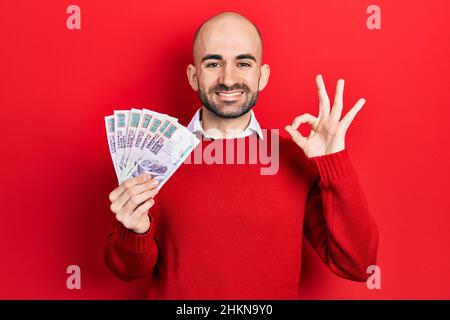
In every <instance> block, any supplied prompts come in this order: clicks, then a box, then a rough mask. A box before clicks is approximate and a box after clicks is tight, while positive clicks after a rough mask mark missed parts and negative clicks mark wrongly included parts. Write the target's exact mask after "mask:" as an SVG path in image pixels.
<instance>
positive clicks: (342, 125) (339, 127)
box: [285, 74, 366, 158]
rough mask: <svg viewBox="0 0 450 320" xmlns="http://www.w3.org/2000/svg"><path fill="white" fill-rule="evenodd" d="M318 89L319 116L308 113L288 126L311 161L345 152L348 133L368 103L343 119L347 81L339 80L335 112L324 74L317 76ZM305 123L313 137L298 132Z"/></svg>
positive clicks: (348, 113)
mask: <svg viewBox="0 0 450 320" xmlns="http://www.w3.org/2000/svg"><path fill="white" fill-rule="evenodd" d="M316 84H317V90H318V93H319V116H318V117H314V116H313V115H311V114H309V113H304V114H302V115H300V116H298V117H296V118H295V119H294V121H293V122H292V125H287V126H286V127H285V129H286V131H287V132H288V133H289V135H290V136H291V138H292V140H293V141H294V142H295V143H296V144H297V145H298V146H299V147H300V148H301V149H302V150H303V151H304V152H305V154H306V156H307V157H309V158H311V157H315V156H323V155H326V154H330V153H334V152H338V151H341V150H344V149H345V133H346V132H347V129H348V127H349V126H350V123H352V121H353V119H354V118H355V116H356V114H357V113H358V111H359V110H361V108H362V106H363V105H364V103H365V102H366V100H365V99H362V98H361V99H359V100H358V102H356V104H355V105H354V106H353V108H352V109H351V110H350V111H349V112H347V114H346V115H345V116H344V117H343V118H342V120H341V121H339V119H340V118H341V114H342V108H343V93H344V80H343V79H339V80H338V82H337V86H336V94H335V96H334V103H333V109H332V110H330V99H329V98H328V95H327V91H326V90H325V84H324V82H323V79H322V75H320V74H318V75H317V76H316ZM302 123H308V124H309V125H310V126H311V133H310V134H309V137H307V138H306V137H304V136H302V135H301V133H300V132H299V131H298V130H297V129H298V127H299V126H300V125H301V124H302Z"/></svg>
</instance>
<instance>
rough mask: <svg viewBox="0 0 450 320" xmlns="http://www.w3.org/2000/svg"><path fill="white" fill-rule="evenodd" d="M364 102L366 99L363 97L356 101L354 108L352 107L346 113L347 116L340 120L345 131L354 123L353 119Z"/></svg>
mask: <svg viewBox="0 0 450 320" xmlns="http://www.w3.org/2000/svg"><path fill="white" fill-rule="evenodd" d="M364 103H366V100H365V99H363V98H361V99H359V100H358V102H356V104H355V105H354V106H353V108H351V109H350V111H349V112H347V114H346V115H345V117H344V118H343V119H342V121H341V122H340V125H341V126H342V128H343V129H344V131H347V129H348V127H349V126H350V123H352V121H353V119H354V118H355V116H356V114H357V113H358V112H359V110H361V108H362V107H363V105H364Z"/></svg>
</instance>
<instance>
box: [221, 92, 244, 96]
mask: <svg viewBox="0 0 450 320" xmlns="http://www.w3.org/2000/svg"><path fill="white" fill-rule="evenodd" d="M241 94H242V92H234V93H224V92H219V95H221V96H223V97H235V96H239V95H241Z"/></svg>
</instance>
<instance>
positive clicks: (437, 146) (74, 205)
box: [0, 0, 450, 299]
mask: <svg viewBox="0 0 450 320" xmlns="http://www.w3.org/2000/svg"><path fill="white" fill-rule="evenodd" d="M70 4H72V2H68V1H2V2H1V4H0V27H1V28H0V30H1V31H0V32H1V42H0V46H1V50H0V106H1V120H0V121H1V127H0V130H1V133H2V135H1V136H2V139H1V142H2V148H1V149H2V152H1V155H2V156H1V160H0V161H1V162H2V163H1V165H0V170H1V177H2V183H1V222H0V237H1V238H0V239H1V241H0V298H4V299H5V298H13V299H15V298H25V299H34V298H43V299H47V298H56V299H81V298H82V299H97V298H107V299H108V298H143V297H144V296H145V294H144V290H145V286H146V281H145V280H146V279H143V280H142V281H137V282H134V283H131V284H125V283H121V282H120V281H119V280H117V279H115V278H114V277H113V276H112V275H111V274H110V273H109V271H108V270H107V269H106V267H105V265H104V263H103V244H104V239H105V236H106V234H107V231H108V229H109V227H110V226H111V223H112V221H113V220H112V218H113V217H112V214H111V213H109V202H108V198H107V195H108V193H109V192H110V191H111V190H112V189H113V188H114V187H115V176H114V171H113V167H112V164H111V160H110V157H109V154H108V148H107V141H106V135H105V129H104V122H103V117H104V116H105V115H107V114H110V113H112V111H113V109H114V108H118V107H121V108H131V107H142V106H146V107H149V108H151V109H154V110H156V111H161V112H166V113H169V114H171V115H173V116H176V117H178V118H179V119H180V122H181V123H183V124H185V125H187V123H188V121H189V120H190V118H191V116H192V115H193V113H194V111H195V110H196V109H197V107H198V106H199V102H198V100H197V97H196V95H195V94H194V92H192V91H191V89H190V87H189V85H188V82H187V79H186V66H187V64H188V63H190V62H191V59H192V58H191V47H192V46H191V38H192V36H193V33H194V31H195V29H196V28H197V26H198V25H199V24H200V23H201V22H203V21H204V20H205V19H207V18H208V17H210V16H211V15H213V14H215V13H218V12H220V11H224V10H234V11H238V12H240V13H242V14H243V15H245V16H247V17H248V18H250V19H251V20H253V21H254V22H255V23H256V24H257V25H258V26H259V28H260V30H261V32H262V35H263V39H264V62H265V63H268V64H269V65H270V66H271V71H272V73H271V77H270V80H269V84H268V87H267V88H266V89H265V90H264V92H262V93H261V95H260V99H259V102H258V104H257V106H256V107H255V109H254V110H255V112H256V114H257V116H258V119H259V121H260V122H261V123H263V124H265V125H267V126H268V127H269V128H283V127H284V125H285V124H287V123H288V122H290V121H292V119H293V117H294V116H296V115H299V114H301V113H304V112H310V113H313V114H317V111H318V99H317V96H316V89H315V83H314V75H315V74H317V73H322V74H323V75H324V78H325V84H326V85H327V88H328V91H329V95H330V96H334V88H335V84H336V81H337V79H338V78H340V77H342V78H344V79H345V80H346V89H345V98H344V103H345V109H344V112H346V111H347V110H349V108H350V107H351V106H353V104H354V103H355V102H356V101H357V99H358V98H360V97H364V98H366V100H367V103H366V105H365V106H364V108H363V109H362V111H361V112H360V113H359V114H358V116H357V118H356V119H355V121H354V122H353V124H352V126H351V127H350V130H349V132H348V135H347V147H348V150H349V152H350V154H351V158H352V162H353V163H354V166H355V167H356V168H357V170H358V173H359V176H360V180H361V183H362V185H363V188H364V190H365V192H366V196H367V198H368V201H369V205H370V208H371V211H372V213H373V215H374V216H375V218H376V220H377V223H378V225H379V229H380V246H379V265H380V267H381V272H382V274H381V285H382V288H381V290H368V289H367V287H366V285H365V284H364V283H354V282H350V281H347V280H343V279H340V278H337V277H336V276H334V275H333V274H331V273H330V272H329V271H328V270H327V269H326V268H325V267H324V266H323V265H322V264H321V263H320V261H319V259H318V258H317V256H316V255H315V253H314V252H313V251H312V250H311V249H310V247H309V246H308V245H307V246H306V247H305V252H304V260H303V261H304V262H303V263H304V270H303V278H302V297H303V298H314V299H316V298H332V299H334V298H350V299H353V298H369V299H381V298H383V299H397V298H401V299H410V298H426V299H427V298H447V299H448V298H450V254H449V251H450V250H449V247H450V233H449V224H450V216H449V214H450V197H449V196H448V195H447V192H448V190H449V188H448V185H447V182H448V181H449V166H448V163H449V160H450V159H449V152H448V146H449V145H450V141H449V136H450V135H449V134H448V130H447V129H448V119H449V116H450V111H449V101H450V93H449V92H450V90H449V89H450V88H449V80H448V76H449V74H450V63H449V59H448V57H449V53H450V45H449V39H450V32H449V31H450V28H449V24H450V23H449V20H450V19H449V10H450V5H449V3H448V1H443V0H442V1H376V2H372V1H281V0H278V1H266V2H261V1H254V0H253V1H244V0H243V1H239V2H236V4H226V3H224V4H214V3H212V2H211V1H200V0H195V1H189V4H187V3H186V1H180V0H177V1H143V0H141V1H137V0H136V1H122V2H120V3H119V1H118V2H117V3H114V2H111V1H81V0H80V1H76V2H75V4H77V5H79V6H80V7H81V26H82V29H81V30H68V29H67V28H66V18H67V16H68V15H67V14H66V8H67V6H68V5H70ZM370 4H377V5H379V6H380V7H381V19H382V21H381V23H382V25H381V27H382V28H381V30H369V29H367V27H366V18H367V16H368V15H367V14H366V8H367V7H368V5H370ZM283 134H285V133H284V132H283ZM173 179H176V174H175V175H174V176H173ZM186 187H190V186H186ZM71 264H76V265H79V266H80V267H81V283H82V289H81V290H72V291H71V290H68V289H67V288H66V278H67V276H68V275H67V274H66V268H67V266H68V265H71Z"/></svg>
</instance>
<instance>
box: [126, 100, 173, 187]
mask: <svg viewBox="0 0 450 320" xmlns="http://www.w3.org/2000/svg"><path fill="white" fill-rule="evenodd" d="M141 120H142V121H141V122H140V123H139V124H138V129H137V130H138V132H137V135H136V134H135V136H136V139H135V140H133V141H132V148H131V150H130V153H129V156H128V158H127V161H126V162H125V167H124V169H123V170H122V172H121V173H122V174H121V177H120V180H123V179H126V177H127V176H129V175H128V174H129V172H130V170H131V169H132V168H133V167H134V166H135V165H136V162H137V161H139V159H140V158H141V157H142V153H143V151H142V150H143V147H144V145H146V144H147V143H148V142H149V141H150V139H151V138H152V137H153V135H154V132H155V129H156V128H159V127H165V126H167V125H168V123H170V122H178V119H176V118H173V117H169V116H167V115H165V114H163V113H159V112H155V111H152V110H148V109H145V108H144V109H142V111H141Z"/></svg>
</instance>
